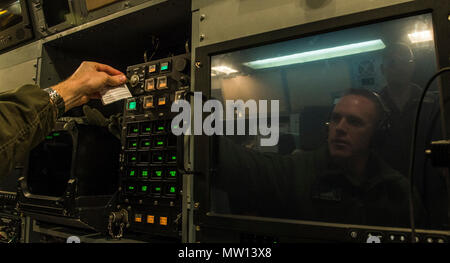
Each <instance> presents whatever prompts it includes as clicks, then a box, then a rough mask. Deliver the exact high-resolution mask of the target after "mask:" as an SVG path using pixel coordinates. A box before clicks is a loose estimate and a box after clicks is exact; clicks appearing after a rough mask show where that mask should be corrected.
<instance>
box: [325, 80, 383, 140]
mask: <svg viewBox="0 0 450 263" xmlns="http://www.w3.org/2000/svg"><path fill="white" fill-rule="evenodd" d="M348 95H356V96H362V97H365V98H368V99H369V100H370V101H372V102H374V101H375V103H376V104H377V108H378V109H380V110H381V116H380V120H379V121H378V124H377V127H376V128H375V131H374V134H373V135H372V140H371V143H370V145H371V147H373V146H375V145H380V144H381V143H383V141H384V140H385V138H386V137H387V136H388V135H389V130H390V128H391V110H390V109H389V107H388V106H387V105H386V103H385V102H384V100H383V99H382V98H381V96H380V95H379V94H378V93H377V92H375V91H372V90H368V89H350V90H348V91H347V92H346V93H344V94H343V95H342V96H341V98H342V97H344V96H348ZM332 113H333V110H331V111H330V115H329V117H328V121H327V122H326V123H325V125H326V133H327V136H328V129H329V125H330V121H329V120H331V114H332Z"/></svg>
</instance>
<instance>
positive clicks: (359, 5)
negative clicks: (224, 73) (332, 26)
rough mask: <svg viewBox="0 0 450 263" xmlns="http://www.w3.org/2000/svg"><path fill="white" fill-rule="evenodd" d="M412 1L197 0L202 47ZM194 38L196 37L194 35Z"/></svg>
mask: <svg viewBox="0 0 450 263" xmlns="http://www.w3.org/2000/svg"><path fill="white" fill-rule="evenodd" d="M411 1H413V0H276V1H274V0H194V1H193V6H192V8H193V10H194V11H195V10H198V12H199V19H198V20H197V21H193V23H198V25H199V36H196V37H197V38H198V39H199V41H200V46H205V45H209V44H214V43H218V42H222V41H227V40H231V39H236V38H240V37H245V36H249V35H255V34H259V33H264V32H268V31H272V30H277V29H281V28H286V27H291V26H296V25H302V24H306V23H310V22H315V21H319V20H324V19H328V18H333V17H339V16H343V15H348V14H352V13H358V12H362V11H367V10H371V9H377V8H381V7H385V6H390V5H396V4H400V3H405V2H411ZM193 37H194V36H193Z"/></svg>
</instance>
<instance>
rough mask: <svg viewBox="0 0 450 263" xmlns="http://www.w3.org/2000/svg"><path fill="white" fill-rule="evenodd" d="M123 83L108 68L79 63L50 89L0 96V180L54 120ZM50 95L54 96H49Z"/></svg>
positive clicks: (22, 90)
mask: <svg viewBox="0 0 450 263" xmlns="http://www.w3.org/2000/svg"><path fill="white" fill-rule="evenodd" d="M125 81H126V77H125V76H124V75H123V73H121V72H120V71H118V70H116V69H114V68H112V67H110V66H107V65H103V64H99V63H95V62H83V63H82V64H81V65H80V67H79V68H78V69H77V70H76V71H75V73H74V74H73V75H72V76H70V77H69V78H68V79H67V80H65V81H63V82H61V83H59V84H57V85H55V86H53V87H51V88H50V89H46V90H43V89H40V88H39V87H38V86H37V85H25V86H22V87H20V88H18V89H16V90H13V91H8V92H4V93H0V180H1V178H2V177H3V176H6V175H8V174H9V173H10V171H11V170H12V168H13V165H14V162H15V161H17V160H21V159H22V158H24V157H25V156H26V154H27V152H28V151H30V150H31V149H32V148H33V147H35V146H36V145H37V144H39V143H40V142H41V141H42V140H43V139H44V137H45V136H46V135H47V134H48V133H49V132H50V131H51V130H52V129H53V127H54V125H55V122H56V119H57V117H58V116H61V115H62V114H63V113H64V112H66V111H68V110H70V109H71V108H73V107H76V106H80V105H83V104H85V103H87V102H88V101H89V100H90V99H93V98H99V97H100V95H99V92H100V91H101V90H102V89H104V88H105V87H108V86H111V87H113V86H117V85H120V84H123V83H125ZM51 92H56V94H57V96H53V95H54V94H53V95H52V96H50V95H49V94H50V93H51ZM58 98H60V100H59V101H58Z"/></svg>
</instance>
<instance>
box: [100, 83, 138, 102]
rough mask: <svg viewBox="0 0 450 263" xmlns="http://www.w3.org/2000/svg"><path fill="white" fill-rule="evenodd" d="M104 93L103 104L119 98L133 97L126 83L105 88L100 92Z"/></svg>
mask: <svg viewBox="0 0 450 263" xmlns="http://www.w3.org/2000/svg"><path fill="white" fill-rule="evenodd" d="M100 95H102V102H103V105H108V104H111V103H113V102H116V101H118V100H123V99H126V98H129V97H133V96H132V95H131V93H130V90H129V89H128V87H127V85H126V84H123V85H120V86H117V87H112V88H108V89H105V90H104V91H102V92H101V93H100Z"/></svg>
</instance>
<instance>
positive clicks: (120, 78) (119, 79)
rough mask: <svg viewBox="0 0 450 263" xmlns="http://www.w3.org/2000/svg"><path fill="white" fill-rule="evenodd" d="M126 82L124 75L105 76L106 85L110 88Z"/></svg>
mask: <svg viewBox="0 0 450 263" xmlns="http://www.w3.org/2000/svg"><path fill="white" fill-rule="evenodd" d="M126 81H127V77H125V75H116V76H110V75H108V76H107V79H106V85H108V86H110V87H115V86H119V85H121V84H124V83H125V82H126Z"/></svg>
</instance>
